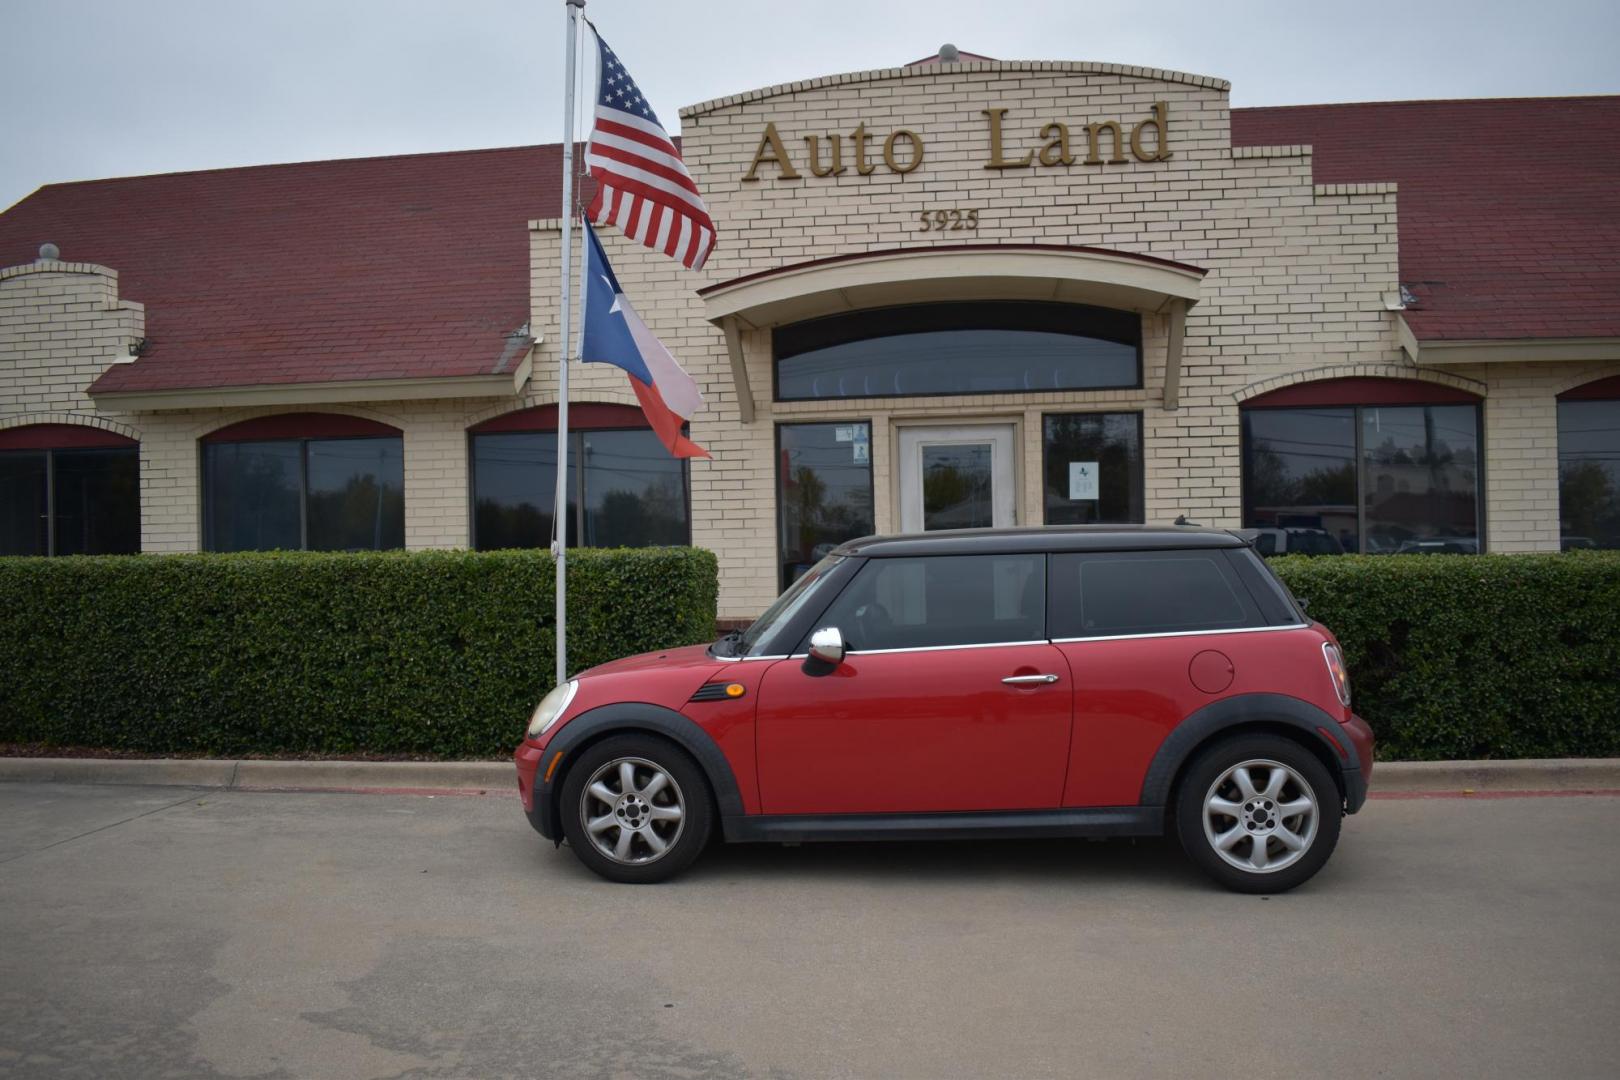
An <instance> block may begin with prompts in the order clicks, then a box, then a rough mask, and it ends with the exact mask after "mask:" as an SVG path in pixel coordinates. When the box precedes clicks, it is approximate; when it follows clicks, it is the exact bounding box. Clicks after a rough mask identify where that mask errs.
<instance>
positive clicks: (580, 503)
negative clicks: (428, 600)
mask: <svg viewBox="0 0 1620 1080" xmlns="http://www.w3.org/2000/svg"><path fill="white" fill-rule="evenodd" d="M568 407H569V411H570V412H573V411H575V410H578V409H581V408H583V409H585V410H587V411H588V410H592V409H599V408H601V406H596V405H592V404H590V403H588V402H572V401H571V402H569V403H568ZM609 408H614V409H619V408H623V409H630V408H631V406H609ZM548 411H549V416H550V417H551V419H550V424H549V426H546V420H545V419H544V418H543V417H540V418H535V419H533V421H532V425H530V424H524V423H523V421H522V420H515V419H514V420H508V418H510V417H514V415H515V414H512V413H506V414H503V415H502V416H497V417H493V418H491V419H490V420H486V421H484V422H482V423H479V424H475V425H473V426H472V427H469V428H468V429H467V430H466V432H465V435H466V439H467V546H468V549H469V550H471V551H479V550H482V549H481V548H479V546H478V468H477V464H476V462H475V460H474V457H473V451H474V448H475V446H476V445H477V443H476V440H477V439H478V437H479V436H482V435H550V436H551V437H552V439H553V441H555V439H556V437H557V423H556V406H554V405H552V406H537V407H535V408H533V409H521V410H518V412H519V413H531V414H536V415H537V416H538V414H540V413H543V412H548ZM587 414H588V415H591V414H590V413H587ZM606 415H607V414H606V413H603V414H601V415H599V416H598V418H597V419H596V420H590V421H587V422H586V424H585V425H584V426H576V425H574V424H572V423H570V424H569V425H568V438H569V447H568V454H569V461H570V462H571V463H572V462H582V461H583V460H584V454H583V448H580V452H579V453H576V447H575V446H574V445H573V440H574V438H575V437H576V436H578V437H579V438H581V439H583V438H584V436H586V435H589V434H591V433H592V432H598V431H645V432H649V433H653V429H652V425H650V424H648V423H647V422H646V418H645V417H643V418H642V421H641V423H639V424H631V423H614V422H607V421H605V420H604V419H603V417H605V416H606ZM624 419H628V416H625V417H624ZM503 421H507V422H505V423H503ZM514 424H522V425H523V426H513V425H514ZM689 427H690V425H689V424H682V425H681V433H682V434H683V435H684V434H686V433H687V430H688V428H689ZM654 434H656V433H654ZM675 460H677V461H679V462H680V465H681V493H682V498H683V504H684V508H685V515H686V543H685V544H684V545H675V546H684V547H690V546H691V545H692V461H691V459H690V458H677V459H675ZM570 467H571V468H573V470H574V476H575V479H574V484H575V490H574V491H573V492H572V493H571V496H572V500H573V502H574V506H575V511H574V513H575V520H574V530H575V533H576V534H577V535H580V536H583V535H584V533H585V469H584V468H583V467H582V466H575V465H571V466H570ZM553 474H554V476H555V468H553ZM551 484H552V492H551V495H552V504H551V507H550V513H551V516H552V530H553V532H555V530H556V516H557V503H556V497H557V491H556V484H557V481H556V479H555V478H553V479H552V481H551ZM564 535H565V536H566V535H567V534H566V532H565V533H564ZM544 546H545V545H543V544H537V545H535V546H534V547H530V548H520V549H517V550H521V551H539V550H541V549H542V548H543V547H544ZM651 546H655V547H656V546H669V545H651ZM490 550H499V549H494V548H492V549H490Z"/></svg>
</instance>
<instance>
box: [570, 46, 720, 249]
mask: <svg viewBox="0 0 1620 1080" xmlns="http://www.w3.org/2000/svg"><path fill="white" fill-rule="evenodd" d="M592 29H593V30H594V29H595V28H594V27H593V28H592ZM596 48H597V52H598V54H599V56H600V58H601V63H600V64H599V65H598V72H599V74H598V75H597V93H596V125H595V127H593V128H592V129H591V140H590V143H589V145H587V146H586V147H585V165H586V167H587V168H588V169H589V170H590V173H591V176H592V177H593V178H595V180H596V184H597V187H596V197H595V198H593V199H592V200H591V205H590V207H589V208H588V209H587V211H586V213H587V214H588V215H589V217H590V219H591V221H593V222H595V223H596V224H598V225H607V224H613V225H617V226H618V227H619V230H620V231H621V232H623V233H624V235H626V236H628V237H631V238H632V239H635V240H639V241H641V242H642V243H643V244H646V245H647V246H648V247H650V248H652V249H653V250H654V251H662V252H663V253H664V254H665V255H668V256H670V257H671V258H674V259H678V260H679V261H680V262H681V263H683V264H685V266H686V267H687V268H688V269H690V270H697V269H700V268H701V267H702V266H703V261H704V260H705V259H707V258H708V257H709V250H710V249H711V248H712V247H714V221H713V220H712V219H711V218H710V217H709V211H708V208H707V207H705V206H704V205H703V196H702V195H700V194H698V189H697V185H696V184H694V183H693V182H692V177H691V175H690V174H688V173H687V171H686V163H685V162H683V161H682V160H681V152H680V151H679V150H677V149H675V144H674V143H673V142H671V141H670V138H669V133H668V132H666V131H665V130H664V128H663V126H662V125H661V124H659V123H658V116H657V115H656V114H655V113H654V112H653V110H652V106H651V105H649V104H647V99H646V98H645V97H643V96H642V94H641V90H640V89H639V88H638V87H637V86H636V81H635V80H634V79H632V78H631V77H630V73H629V72H628V71H626V70H624V65H623V64H621V63H620V62H619V58H618V57H617V56H615V55H614V54H613V50H612V49H610V48H608V44H607V42H605V41H603V40H602V37H601V35H600V34H598V35H597V36H596Z"/></svg>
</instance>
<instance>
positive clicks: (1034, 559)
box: [818, 555, 1046, 652]
mask: <svg viewBox="0 0 1620 1080" xmlns="http://www.w3.org/2000/svg"><path fill="white" fill-rule="evenodd" d="M818 623H819V625H821V626H836V627H837V628H838V629H839V631H840V632H841V633H842V634H843V635H844V642H845V645H846V647H847V648H848V649H849V650H850V651H851V652H870V651H872V650H874V649H919V648H938V647H941V646H946V645H988V644H994V643H996V642H1013V641H1044V640H1045V639H1046V556H1045V555H939V556H932V557H923V558H909V559H868V560H867V563H866V565H865V566H864V567H862V568H861V571H860V573H859V574H857V575H856V576H855V580H854V581H852V582H850V584H849V586H848V587H847V588H846V589H845V590H844V591H843V592H842V593H840V594H839V596H838V599H837V600H835V601H833V603H832V606H831V607H830V608H829V609H828V610H827V612H826V614H825V615H823V616H822V617H821V618H820V619H819V620H818Z"/></svg>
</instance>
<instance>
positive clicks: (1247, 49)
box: [0, 0, 1620, 207]
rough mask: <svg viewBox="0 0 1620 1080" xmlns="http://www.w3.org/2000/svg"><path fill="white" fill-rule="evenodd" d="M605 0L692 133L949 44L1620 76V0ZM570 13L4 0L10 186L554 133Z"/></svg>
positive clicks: (667, 118)
mask: <svg viewBox="0 0 1620 1080" xmlns="http://www.w3.org/2000/svg"><path fill="white" fill-rule="evenodd" d="M586 10H587V13H588V14H589V15H590V16H591V17H592V19H593V21H594V22H595V23H596V25H597V26H598V28H599V29H600V30H601V32H602V34H603V36H604V37H605V38H606V39H607V40H608V42H609V43H611V44H612V45H613V48H614V51H615V52H617V53H618V54H619V57H620V59H622V60H623V61H624V63H625V65H626V66H627V67H628V68H629V69H630V71H631V72H632V73H633V74H634V76H635V78H636V81H637V82H638V83H639V84H640V85H641V88H642V90H643V92H645V93H646V94H647V95H648V97H649V98H650V99H651V101H652V103H653V105H654V107H655V108H656V109H657V110H658V113H659V115H660V117H661V118H662V119H663V121H664V123H665V124H667V125H669V126H670V127H671V129H672V130H673V129H674V127H675V125H676V124H677V123H678V119H679V118H678V117H677V115H676V111H677V109H679V107H680V106H682V105H688V104H692V103H694V102H698V101H703V100H706V99H708V98H712V97H719V96H722V95H724V94H730V93H736V92H738V91H741V90H747V89H751V88H754V87H758V86H766V85H770V84H773V83H779V82H786V81H789V80H794V79H803V78H810V77H813V76H817V75H827V74H831V73H834V72H840V71H859V70H864V69H867V68H877V67H893V66H898V65H900V64H904V63H906V62H908V61H911V60H915V59H917V58H919V57H922V56H927V55H930V54H932V53H934V52H935V51H937V49H938V47H939V46H940V44H942V43H943V42H947V41H949V42H952V43H954V44H956V45H957V46H958V47H959V48H962V49H964V50H967V51H971V52H977V53H983V54H986V55H989V56H994V57H996V58H998V59H1036V60H1100V61H1107V62H1114V63H1125V64H1141V65H1145V66H1149V67H1162V68H1171V69H1175V70H1179V71H1190V72H1195V73H1198V74H1202V75H1215V76H1219V77H1221V78H1225V79H1229V80H1231V82H1232V102H1233V104H1234V105H1239V106H1243V105H1287V104H1300V103H1310V102H1329V101H1371V100H1395V99H1404V98H1428V97H1510V96H1522V95H1546V94H1607V93H1615V92H1620V58H1617V55H1616V50H1615V45H1616V42H1620V0H1469V2H1461V0H1445V2H1438V0H1436V2H1430V0H1401V2H1395V3H1391V2H1386V0H1338V2H1334V3H1327V2H1317V0H1266V2H1246V0H1192V2H1182V0H1147V2H1144V0H1120V2H1113V0H1095V2H1094V0H802V2H794V0H709V2H706V3H698V2H695V0H591V2H590V4H589V6H588V8H587V9H586ZM563 21H564V14H563V4H562V2H561V0H0V72H4V78H5V86H6V89H5V91H4V105H3V107H0V207H5V206H9V205H10V204H12V203H13V202H16V201H17V200H18V199H21V198H22V197H23V196H25V195H27V194H28V193H29V192H30V191H32V190H33V189H34V188H36V187H39V186H40V185H42V184H47V183H52V182H55V181H61V180H81V179H93V178H98V177H106V176H130V175H138V174H142V173H153V172H171V171H175V170H181V169H200V168H216V167H221V166H230V165H252V164H262V163H266V162H278V161H304V160H310V159H318V158H332V157H361V156H366V155H372V154H397V153H413V152H419V151H427V150H463V149H470V148H474V147H486V146H512V145H521V144H527V143H535V142H552V141H556V140H557V139H559V138H560V135H561V131H562V75H561V71H562V58H563V33H562V30H563ZM1534 152H1535V151H1534V148H1533V147H1526V153H1527V154H1532V155H1533V154H1534Z"/></svg>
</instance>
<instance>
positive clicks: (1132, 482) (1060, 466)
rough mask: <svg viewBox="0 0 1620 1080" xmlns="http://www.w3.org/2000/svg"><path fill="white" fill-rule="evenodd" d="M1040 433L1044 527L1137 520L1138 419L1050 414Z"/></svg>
mask: <svg viewBox="0 0 1620 1080" xmlns="http://www.w3.org/2000/svg"><path fill="white" fill-rule="evenodd" d="M1043 432H1044V434H1043V437H1044V453H1043V460H1044V466H1043V470H1044V472H1045V474H1046V478H1045V483H1044V485H1043V486H1044V488H1045V503H1046V523H1047V524H1048V525H1087V524H1106V525H1119V524H1133V523H1140V522H1141V521H1142V520H1143V502H1142V416H1141V414H1140V413H1065V414H1051V415H1048V416H1046V417H1045V419H1044V421H1043Z"/></svg>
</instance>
